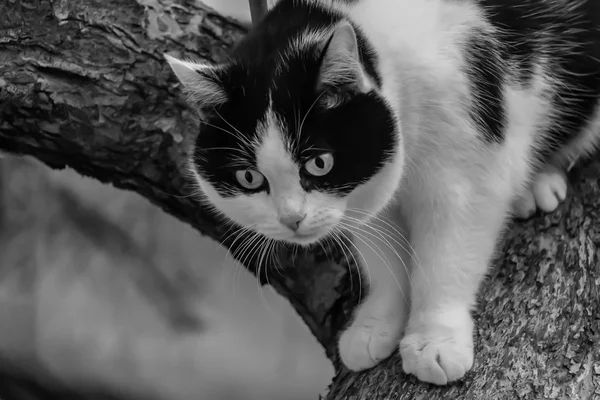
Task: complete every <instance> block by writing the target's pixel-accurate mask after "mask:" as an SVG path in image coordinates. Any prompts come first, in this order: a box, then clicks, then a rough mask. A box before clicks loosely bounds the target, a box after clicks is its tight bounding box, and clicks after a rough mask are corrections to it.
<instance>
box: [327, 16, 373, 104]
mask: <svg viewBox="0 0 600 400" xmlns="http://www.w3.org/2000/svg"><path fill="white" fill-rule="evenodd" d="M373 86H374V85H373V83H372V81H371V80H370V79H369V77H368V76H367V74H366V73H365V70H364V68H363V66H362V64H361V62H360V53H359V51H358V40H357V38H356V32H355V31H354V28H353V27H352V25H351V24H350V23H349V22H347V21H344V22H341V23H340V24H339V25H337V26H336V27H335V28H334V31H333V34H332V35H331V36H330V38H329V40H328V41H327V42H326V44H325V48H324V50H323V54H322V61H321V67H320V71H319V77H318V80H317V90H318V91H321V90H324V91H325V95H327V91H328V90H329V91H331V93H337V94H342V95H343V94H346V95H348V94H357V93H367V92H369V91H370V90H372V89H373Z"/></svg>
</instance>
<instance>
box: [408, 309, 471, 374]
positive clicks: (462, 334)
mask: <svg viewBox="0 0 600 400" xmlns="http://www.w3.org/2000/svg"><path fill="white" fill-rule="evenodd" d="M467 314H468V313H467ZM445 319H446V318H445ZM446 320H447V321H446V323H441V322H439V321H435V320H434V319H432V320H430V321H427V322H422V323H418V324H416V325H414V326H413V327H411V326H410V324H409V327H408V330H407V333H406V335H405V336H404V338H403V339H402V340H401V341H400V355H401V357H402V368H403V369H404V372H406V373H407V374H413V375H415V376H416V377H417V378H418V379H419V380H421V381H423V382H429V383H433V384H435V385H446V384H448V383H449V382H452V381H456V380H458V379H460V378H462V377H463V376H464V375H465V374H466V373H467V371H469V370H470V369H471V368H472V367H473V359H474V355H473V322H472V320H471V317H470V316H469V315H467V318H466V319H465V318H457V319H456V320H454V322H450V323H448V322H449V321H448V319H446Z"/></svg>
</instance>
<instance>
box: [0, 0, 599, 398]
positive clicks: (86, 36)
mask: <svg viewBox="0 0 600 400" xmlns="http://www.w3.org/2000/svg"><path fill="white" fill-rule="evenodd" d="M0 3H1V4H0V150H3V151H8V152H12V153H18V154H26V155H31V156H33V157H35V158H37V159H39V160H41V161H42V162H44V163H46V164H47V165H49V166H51V167H53V168H64V167H66V166H68V167H70V168H73V169H75V170H77V171H79V172H80V173H81V174H83V175H87V176H92V177H95V178H97V179H99V180H100V181H102V182H106V183H111V184H113V185H115V186H116V187H119V188H123V189H127V190H133V191H136V192H138V193H140V194H141V195H143V196H145V197H147V198H148V199H150V200H151V201H153V202H154V203H155V204H157V205H158V206H160V207H162V208H163V209H164V210H165V211H166V212H169V213H171V214H173V215H175V216H176V217H178V218H180V219H181V220H183V221H185V222H187V223H189V224H191V225H193V226H194V227H195V228H197V229H198V230H199V231H201V232H203V233H204V234H206V235H208V236H210V237H213V238H214V239H216V240H220V241H222V240H223V239H224V233H225V231H226V229H225V228H224V227H223V224H222V223H221V221H219V220H218V219H216V218H215V217H213V216H211V215H210V214H208V213H207V212H206V210H205V209H203V208H202V207H201V206H200V205H199V204H198V203H197V202H196V201H195V200H194V199H193V197H190V194H191V193H192V192H193V189H192V187H191V186H190V184H189V182H188V181H187V180H186V178H185V174H184V172H183V168H182V165H183V157H184V155H185V154H186V149H187V148H188V147H187V146H188V144H189V142H190V140H192V139H193V137H194V135H195V134H196V132H197V131H198V125H197V122H196V121H195V119H194V117H193V116H192V115H191V114H190V112H189V111H188V110H187V108H186V106H185V103H184V101H183V99H182V97H181V96H180V92H179V86H178V84H177V81H176V79H175V77H174V76H173V75H172V74H171V71H170V69H169V67H168V65H167V64H166V62H165V61H164V60H163V57H162V53H164V52H168V53H170V54H172V55H174V56H178V57H190V58H194V59H199V60H212V61H219V60H222V59H223V57H225V55H226V54H227V49H228V48H229V47H230V46H231V45H232V44H233V43H234V42H235V41H236V40H237V39H238V38H239V37H240V36H241V35H242V34H243V33H244V31H245V28H244V27H243V26H242V25H240V24H238V23H235V22H233V21H230V20H227V19H225V18H223V17H221V16H219V15H218V14H216V13H215V12H213V11H212V10H210V9H209V8H207V7H206V6H204V5H202V3H201V2H199V1H192V0H137V1H133V0H102V1H100V0H80V1H69V0H54V1H50V0H3V1H2V2H0ZM599 177H600V159H598V157H597V158H596V159H595V160H592V161H591V162H588V163H586V165H584V166H580V167H577V168H576V169H575V170H574V171H573V172H572V173H571V178H572V182H573V187H571V188H570V198H569V199H568V200H567V202H566V203H565V204H564V205H562V206H561V207H560V209H559V210H558V211H557V212H555V213H553V214H552V215H546V216H539V217H537V218H535V219H533V220H531V221H528V222H525V223H514V224H512V225H511V227H510V229H509V230H508V232H507V235H506V238H505V240H504V242H503V245H502V246H501V247H500V249H501V251H499V253H498V257H497V262H496V263H495V266H494V268H493V269H492V272H491V274H490V277H489V279H488V281H487V282H486V284H485V287H484V288H483V290H482V291H481V296H480V300H481V301H480V306H479V308H478V310H477V312H476V321H477V329H476V343H477V346H476V365H475V368H474V369H473V371H472V372H471V373H470V374H469V375H468V377H467V378H466V379H464V380H463V381H462V382H461V383H459V384H456V385H452V386H450V387H446V388H435V387H432V386H429V385H425V384H421V383H418V382H417V381H416V380H415V379H413V378H410V377H407V376H405V375H404V374H403V373H402V368H401V362H400V359H399V357H398V356H394V357H392V358H391V359H389V360H388V361H387V362H384V363H383V364H382V365H380V366H378V367H377V368H374V369H372V370H370V371H366V372H363V373H360V374H355V373H350V372H348V371H345V370H344V369H343V368H342V367H341V366H340V364H339V362H338V360H337V353H336V346H335V343H336V337H337V335H338V334H339V332H340V329H341V328H342V327H343V326H344V324H345V323H346V322H347V321H348V318H349V316H350V312H351V310H352V308H353V307H354V305H355V304H356V298H357V293H356V289H357V288H356V285H354V290H351V285H350V282H351V280H355V279H356V277H354V278H353V277H351V276H350V275H349V273H348V272H347V271H348V270H349V269H348V266H347V265H345V264H344V261H345V258H344V257H342V256H341V255H340V254H339V252H337V251H336V250H335V249H331V251H318V252H311V253H306V254H300V255H298V254H296V255H294V256H290V255H287V254H282V255H281V261H282V262H283V263H284V264H285V266H286V272H285V274H282V275H279V274H276V273H274V274H270V276H269V278H270V281H269V283H271V284H272V285H273V286H274V287H275V288H276V289H277V290H278V291H279V292H280V293H281V294H283V295H284V296H286V297H287V298H288V299H289V300H290V301H291V303H292V305H293V306H294V307H295V309H296V310H297V311H298V313H299V314H300V315H301V316H302V318H303V319H304V320H305V322H306V323H307V325H308V326H309V328H310V329H311V331H312V332H313V334H314V335H315V336H316V337H317V339H318V340H319V342H320V343H321V344H322V345H323V347H324V349H325V351H326V352H327V354H328V356H329V357H330V358H331V359H332V360H333V361H334V363H335V365H336V367H337V371H338V374H337V376H336V377H335V379H334V381H333V383H332V385H331V388H330V391H329V393H328V394H327V398H328V399H332V400H337V399H356V400H358V399H369V400H375V399H433V400H435V399H507V400H508V399H510V400H513V399H543V398H551V399H596V398H600V207H599V206H600V178H599ZM254 267H255V266H254V265H253V263H249V265H248V268H250V269H253V268H254ZM261 279H263V280H266V277H264V276H261ZM355 281H356V280H355Z"/></svg>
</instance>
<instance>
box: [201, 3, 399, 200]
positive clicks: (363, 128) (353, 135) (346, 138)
mask: <svg viewBox="0 0 600 400" xmlns="http://www.w3.org/2000/svg"><path fill="white" fill-rule="evenodd" d="M340 19H341V16H340V15H338V14H336V13H333V12H331V11H329V10H326V9H323V8H319V7H316V6H314V5H310V6H308V5H305V4H302V3H301V2H298V1H291V0H283V1H281V2H280V3H278V4H277V5H276V6H275V7H274V8H273V9H272V10H271V11H270V12H269V13H268V14H267V15H266V16H265V18H263V20H262V21H261V22H260V23H259V24H258V25H257V27H256V28H255V29H253V30H252V31H251V32H250V33H249V34H248V35H247V36H246V37H245V38H244V39H243V40H242V41H241V42H240V43H239V44H238V45H237V46H236V48H235V50H234V52H233V54H232V57H231V59H232V60H233V63H232V65H231V66H230V67H229V68H228V69H226V70H225V71H223V72H221V76H220V77H219V78H220V79H221V80H222V82H223V84H224V86H225V90H226V91H227V94H228V102H227V103H225V104H223V105H222V106H220V107H218V108H217V109H215V110H214V112H212V113H210V112H209V114H208V118H207V121H206V123H205V124H203V126H202V130H201V132H200V134H199V135H198V138H197V140H196V148H195V160H196V164H197V167H198V172H199V173H200V174H201V175H202V176H203V177H204V178H205V179H207V180H209V181H210V182H211V183H212V184H213V186H214V187H215V188H216V189H217V190H218V191H219V192H220V194H221V195H223V196H231V195H235V194H239V193H241V192H250V191H248V190H247V189H244V188H242V187H241V186H239V184H238V183H237V180H236V177H235V171H236V169H243V168H247V167H255V166H256V160H255V155H254V154H253V149H252V148H251V146H248V145H247V143H248V142H256V141H258V140H259V138H258V137H257V136H256V135H257V126H258V124H260V123H261V122H263V121H264V118H265V113H266V111H267V109H268V106H269V93H270V95H271V100H272V106H273V110H274V112H275V113H276V114H277V117H278V118H279V119H281V121H282V122H283V123H284V125H286V126H287V128H288V130H287V132H286V134H287V135H289V138H288V139H289V142H290V143H292V142H293V141H294V140H295V139H296V138H297V137H299V141H298V143H299V145H298V146H295V147H293V149H292V151H293V156H294V157H295V158H296V160H297V161H298V162H299V163H300V164H302V163H304V162H305V161H307V160H308V159H309V158H310V157H311V156H315V155H317V154H319V152H322V151H325V150H327V151H331V152H332V153H333V154H334V157H335V163H334V167H333V169H332V171H331V172H330V173H329V174H327V175H326V176H324V177H318V178H317V177H313V176H310V175H308V174H307V173H305V172H304V171H302V172H301V184H302V185H303V186H304V187H305V189H306V190H326V191H329V192H332V193H338V194H343V193H347V192H349V191H351V190H352V189H354V188H355V187H356V186H357V185H358V184H360V183H362V182H364V181H366V180H368V179H369V178H370V177H371V176H373V175H374V174H375V173H376V172H377V171H378V170H379V169H380V168H381V166H382V165H383V164H384V162H385V161H386V159H387V158H388V154H389V153H390V151H391V150H392V149H393V147H394V145H395V138H394V135H395V133H394V123H393V122H394V121H393V117H392V114H391V113H390V112H389V110H388V108H387V106H386V104H385V103H384V101H383V100H382V99H380V98H379V97H378V96H376V95H373V94H359V95H357V96H353V97H351V98H350V99H348V101H346V102H344V103H342V104H341V105H339V106H337V107H335V108H334V109H331V110H325V109H324V108H323V107H322V106H321V105H320V103H319V102H318V101H317V99H318V97H319V95H320V93H317V92H316V86H317V85H316V84H317V76H318V73H319V67H320V63H321V57H320V55H321V51H322V49H320V48H317V46H313V47H312V48H306V49H304V50H303V51H302V52H301V53H300V54H295V55H291V56H290V57H291V59H286V60H285V62H284V63H283V64H282V65H283V68H280V69H281V70H277V69H276V67H277V66H278V64H279V63H280V60H281V54H282V53H283V52H284V51H285V49H287V48H288V46H289V44H290V42H291V40H292V39H293V38H294V37H297V36H299V35H300V34H301V33H302V32H304V31H306V30H309V29H310V30H315V29H325V28H329V27H332V26H333V25H334V24H336V23H337V22H338V21H339V20H340ZM356 34H357V39H358V44H359V52H360V56H361V61H362V63H363V65H364V68H365V70H366V72H367V73H368V74H369V75H370V76H371V77H372V78H373V80H374V81H375V83H376V84H378V85H380V84H381V77H380V76H379V73H378V72H377V59H376V56H375V54H374V52H373V50H372V49H371V48H370V46H369V44H368V42H367V40H366V39H365V38H364V35H363V34H362V33H361V32H360V31H359V30H358V29H357V30H356ZM288 56H289V55H288ZM313 105H314V107H313ZM311 107H312V110H311V111H310V113H309V112H308V111H309V109H311ZM305 116H306V118H305ZM303 119H305V121H304V124H303V127H302V132H300V133H299V132H298V129H299V124H298V121H302V120H303ZM261 190H265V191H268V190H269V187H268V184H266V185H265V186H263V187H261V188H259V189H257V191H261Z"/></svg>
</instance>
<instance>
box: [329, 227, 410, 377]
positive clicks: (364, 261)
mask: <svg viewBox="0 0 600 400" xmlns="http://www.w3.org/2000/svg"><path fill="white" fill-rule="evenodd" d="M385 218H386V216H382V217H381V219H379V220H378V221H374V222H372V223H369V224H368V225H367V226H358V227H355V229H352V230H353V231H354V236H355V239H354V245H355V250H357V251H356V252H355V253H356V254H357V256H358V257H356V259H357V261H358V262H359V263H360V268H361V271H362V274H363V276H364V277H365V278H367V279H368V281H369V289H368V294H367V295H366V297H365V300H364V301H363V302H362V303H361V304H360V305H359V306H358V307H357V310H356V312H355V314H354V317H353V320H352V323H351V325H350V326H349V327H348V328H347V329H346V330H345V331H344V332H343V333H342V335H341V336H340V340H339V344H338V345H339V352H340V357H341V359H342V362H343V363H344V364H345V365H346V367H348V368H349V369H351V370H354V371H360V370H363V369H367V368H371V367H373V366H374V365H376V364H377V363H379V362H380V361H381V360H383V359H385V358H387V357H388V356H389V355H390V354H392V353H393V352H394V351H395V350H396V349H397V348H398V341H399V340H400V337H401V335H402V332H403V330H404V327H405V325H406V320H407V319H408V297H409V292H410V284H409V282H408V267H409V265H410V259H409V257H410V256H409V253H408V252H407V248H408V244H407V241H406V240H404V239H403V237H404V236H403V234H400V233H399V232H400V231H399V228H398V227H396V226H394V225H393V223H392V222H387V221H386V220H385ZM376 231H378V232H379V233H376ZM355 283H356V282H355Z"/></svg>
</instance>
